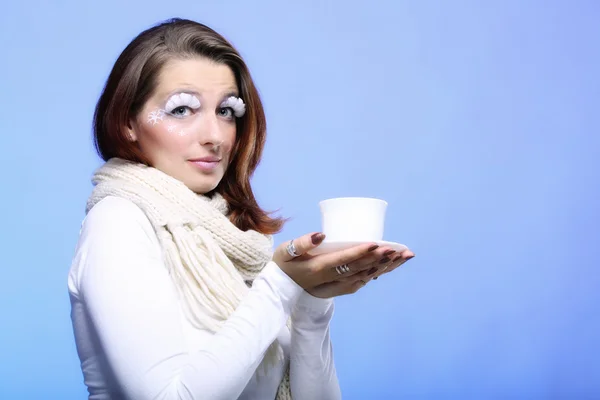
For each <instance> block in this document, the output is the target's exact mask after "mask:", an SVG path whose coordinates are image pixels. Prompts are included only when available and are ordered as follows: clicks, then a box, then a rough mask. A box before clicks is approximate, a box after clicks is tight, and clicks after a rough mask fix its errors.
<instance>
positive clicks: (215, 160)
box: [190, 156, 221, 162]
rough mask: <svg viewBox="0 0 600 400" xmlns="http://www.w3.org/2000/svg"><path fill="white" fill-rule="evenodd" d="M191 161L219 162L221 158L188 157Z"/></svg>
mask: <svg viewBox="0 0 600 400" xmlns="http://www.w3.org/2000/svg"><path fill="white" fill-rule="evenodd" d="M190 161H191V162H219V161H221V159H220V158H219V157H217V156H207V157H200V158H192V159H190Z"/></svg>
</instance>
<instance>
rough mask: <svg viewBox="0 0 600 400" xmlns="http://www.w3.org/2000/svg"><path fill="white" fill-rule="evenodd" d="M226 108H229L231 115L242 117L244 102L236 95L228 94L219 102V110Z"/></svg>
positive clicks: (244, 108)
mask: <svg viewBox="0 0 600 400" xmlns="http://www.w3.org/2000/svg"><path fill="white" fill-rule="evenodd" d="M227 108H229V109H231V111H232V112H233V115H235V116H236V117H237V118H240V117H243V116H244V114H245V113H246V104H244V100H242V99H240V98H239V97H236V96H229V97H228V98H227V99H225V101H223V102H222V103H221V110H220V111H222V110H224V109H227Z"/></svg>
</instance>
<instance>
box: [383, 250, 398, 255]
mask: <svg viewBox="0 0 600 400" xmlns="http://www.w3.org/2000/svg"><path fill="white" fill-rule="evenodd" d="M395 252H396V250H388V251H386V252H385V253H383V255H384V256H389V255H390V254H394V253H395Z"/></svg>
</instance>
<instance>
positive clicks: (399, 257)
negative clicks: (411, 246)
mask: <svg viewBox="0 0 600 400" xmlns="http://www.w3.org/2000/svg"><path fill="white" fill-rule="evenodd" d="M401 258H402V256H398V257H396V258H394V260H393V261H394V262H396V261H400V259H401ZM406 260H407V261H408V260H410V258H407V259H406Z"/></svg>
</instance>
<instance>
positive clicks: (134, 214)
mask: <svg viewBox="0 0 600 400" xmlns="http://www.w3.org/2000/svg"><path fill="white" fill-rule="evenodd" d="M160 257H161V250H160V245H159V242H158V238H157V236H156V233H155V231H154V228H153V227H152V224H151V223H150V220H149V219H148V217H147V216H146V214H145V213H144V212H143V211H142V209H141V208H139V207H138V206H137V205H136V204H135V203H133V202H131V201H129V200H127V199H123V198H120V197H114V196H107V197H105V198H104V199H102V200H101V201H99V202H98V203H97V204H96V205H95V206H94V207H92V209H91V210H90V211H89V212H88V214H87V215H86V217H85V219H84V220H83V222H82V224H81V230H80V233H79V240H78V242H77V246H76V249H75V256H74V258H73V261H72V264H71V269H70V271H69V288H70V289H71V291H72V292H73V291H75V288H76V287H77V286H78V285H77V283H78V282H79V281H80V279H81V277H82V274H83V273H84V271H85V270H88V269H90V268H99V267H101V268H102V269H103V270H104V271H106V272H109V270H110V269H112V268H115V269H116V268H122V266H123V265H127V264H129V262H128V261H130V260H132V259H146V260H148V261H150V260H156V259H159V258H160Z"/></svg>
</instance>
